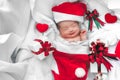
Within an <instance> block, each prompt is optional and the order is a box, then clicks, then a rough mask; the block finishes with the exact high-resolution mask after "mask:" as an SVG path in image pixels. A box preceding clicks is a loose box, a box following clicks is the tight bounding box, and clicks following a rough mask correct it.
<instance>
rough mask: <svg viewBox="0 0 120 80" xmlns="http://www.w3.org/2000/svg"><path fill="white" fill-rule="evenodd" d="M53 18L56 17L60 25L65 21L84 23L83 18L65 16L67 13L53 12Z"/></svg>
mask: <svg viewBox="0 0 120 80" xmlns="http://www.w3.org/2000/svg"><path fill="white" fill-rule="evenodd" d="M53 16H54V19H55V22H56V23H59V22H61V21H65V20H72V21H78V22H81V23H82V22H83V21H84V18H83V16H77V15H71V14H65V13H60V12H53Z"/></svg>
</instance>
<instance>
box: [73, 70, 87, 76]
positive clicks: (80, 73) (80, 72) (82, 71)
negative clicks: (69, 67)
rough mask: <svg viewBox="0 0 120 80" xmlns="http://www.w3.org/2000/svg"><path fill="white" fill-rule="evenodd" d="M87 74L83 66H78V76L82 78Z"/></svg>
mask: <svg viewBox="0 0 120 80" xmlns="http://www.w3.org/2000/svg"><path fill="white" fill-rule="evenodd" d="M85 74H86V72H85V70H84V69H83V68H76V70H75V75H76V77H78V78H82V77H84V76H85Z"/></svg>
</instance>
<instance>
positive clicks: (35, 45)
mask: <svg viewBox="0 0 120 80" xmlns="http://www.w3.org/2000/svg"><path fill="white" fill-rule="evenodd" d="M29 48H30V50H32V51H34V52H38V51H39V49H40V48H42V46H41V45H40V43H39V42H37V41H32V42H31V43H30V45H29Z"/></svg>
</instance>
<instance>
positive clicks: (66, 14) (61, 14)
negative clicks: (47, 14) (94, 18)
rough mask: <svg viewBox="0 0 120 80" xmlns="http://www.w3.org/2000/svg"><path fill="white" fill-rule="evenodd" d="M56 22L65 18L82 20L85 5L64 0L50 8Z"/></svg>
mask: <svg viewBox="0 0 120 80" xmlns="http://www.w3.org/2000/svg"><path fill="white" fill-rule="evenodd" d="M52 11H53V16H54V20H55V22H56V23H59V22H61V21H65V20H72V21H78V22H83V21H84V15H85V12H86V5H85V4H84V3H80V2H64V3H62V4H60V5H57V6H54V7H53V8H52Z"/></svg>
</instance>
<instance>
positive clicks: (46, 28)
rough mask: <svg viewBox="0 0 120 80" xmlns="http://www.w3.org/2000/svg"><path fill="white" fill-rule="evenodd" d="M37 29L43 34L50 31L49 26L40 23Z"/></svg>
mask: <svg viewBox="0 0 120 80" xmlns="http://www.w3.org/2000/svg"><path fill="white" fill-rule="evenodd" d="M36 29H37V30H38V31H39V32H41V33H43V32H45V31H47V30H48V25H47V24H41V23H38V24H36Z"/></svg>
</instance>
